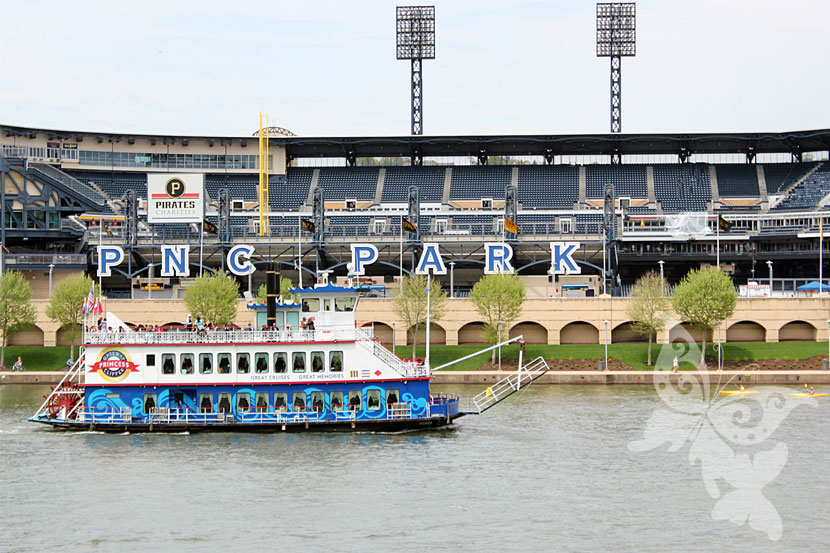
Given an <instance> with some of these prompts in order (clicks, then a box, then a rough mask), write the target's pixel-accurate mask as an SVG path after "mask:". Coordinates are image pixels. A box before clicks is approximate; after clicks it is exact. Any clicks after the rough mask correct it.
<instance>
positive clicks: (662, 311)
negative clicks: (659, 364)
mask: <svg viewBox="0 0 830 553" xmlns="http://www.w3.org/2000/svg"><path fill="white" fill-rule="evenodd" d="M665 290H668V286H667V285H666V282H665V281H664V280H663V279H662V278H660V275H658V274H657V273H656V272H654V271H651V272H649V273H646V274H644V275H643V276H641V277H640V278H638V279H637V282H635V283H634V288H633V289H632V291H631V298H632V299H631V302H630V303H629V304H628V308H627V312H628V318H629V319H631V322H632V326H633V327H634V330H636V331H637V332H639V333H640V334H642V335H643V336H648V363H646V365H651V344H652V341H653V339H654V338H655V337H656V335H657V333H658V332H661V331H662V330H663V329H665V328H666V318H667V316H668V313H669V309H670V308H671V305H670V304H669V299H668V298H667V297H666V296H665Z"/></svg>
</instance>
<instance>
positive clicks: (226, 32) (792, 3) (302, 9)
mask: <svg viewBox="0 0 830 553" xmlns="http://www.w3.org/2000/svg"><path fill="white" fill-rule="evenodd" d="M396 4H402V5H419V3H418V2H411V3H408V2H401V1H398V2H391V1H380V0H377V1H361V0H354V1H352V2H342V1H314V0H305V1H282V0H271V1H267V2H253V1H251V2H248V1H244V0H237V1H235V2H228V1H225V2H213V1H204V0H203V1H191V0H172V1H171V0H167V1H164V2H157V1H154V0H151V1H142V2H125V1H115V2H113V1H106V2H103V1H85V0H73V1H71V2H66V1H51V2H49V1H40V0H30V1H28V2H19V1H18V2H14V1H9V2H3V3H2V5H3V8H2V14H3V32H2V33H0V75H2V76H0V123H2V124H7V125H20V126H26V127H36V128H47V129H61V130H73V131H92V132H94V131H100V132H117V133H136V134H145V133H146V134H170V135H209V136H248V135H250V134H251V133H252V132H253V131H254V130H256V128H257V126H258V114H259V112H263V113H267V114H268V115H269V119H270V122H271V124H272V125H276V126H281V127H285V128H287V129H289V130H291V131H292V132H294V133H296V134H297V135H300V136H400V135H407V134H409V132H410V103H409V102H410V65H409V62H408V61H399V60H396V59H395V6H396ZM421 4H424V5H427V4H434V5H435V6H436V58H435V59H434V60H426V61H424V63H423V87H424V88H423V102H424V108H423V109H424V118H423V127H424V134H425V135H476V134H478V135H482V134H483V135H499V134H594V133H606V132H608V131H609V127H610V107H609V103H610V92H609V72H610V71H609V65H610V62H609V60H608V59H607V58H597V57H596V50H595V40H596V36H595V33H596V7H595V2H594V1H587V0H550V1H523V0H518V1H514V2H511V1H509V0H502V1H491V0H477V1H467V0H444V1H441V0H436V1H434V2H422V3H421ZM828 21H830V2H828V1H826V0H812V1H809V0H788V1H780V0H777V1H772V0H752V1H749V0H685V1H683V2H679V1H674V0H641V1H638V2H637V55H636V57H634V58H623V61H622V107H623V109H622V130H623V132H625V133H652V132H653V133H663V132H670V133H686V132H688V133H694V132H752V131H793V130H805V129H820V128H830V108H828V101H827V99H828V97H830V71H828V69H830V67H828V62H827V52H828V51H830V32H828Z"/></svg>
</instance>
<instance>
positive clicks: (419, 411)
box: [401, 392, 427, 417]
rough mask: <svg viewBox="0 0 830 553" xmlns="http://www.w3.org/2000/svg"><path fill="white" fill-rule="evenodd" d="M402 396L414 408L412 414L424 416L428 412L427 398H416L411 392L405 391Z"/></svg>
mask: <svg viewBox="0 0 830 553" xmlns="http://www.w3.org/2000/svg"><path fill="white" fill-rule="evenodd" d="M401 398H402V399H403V401H404V402H405V403H409V405H410V407H411V409H412V416H413V417H424V416H426V414H427V398H425V397H419V398H416V397H415V396H413V395H412V394H411V393H410V392H404V393H403V394H401Z"/></svg>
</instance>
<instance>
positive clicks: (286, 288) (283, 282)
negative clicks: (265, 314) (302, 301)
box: [256, 277, 297, 304]
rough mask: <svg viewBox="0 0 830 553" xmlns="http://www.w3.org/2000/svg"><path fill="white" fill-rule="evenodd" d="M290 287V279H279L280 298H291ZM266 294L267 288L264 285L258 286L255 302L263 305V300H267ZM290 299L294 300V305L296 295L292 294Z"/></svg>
mask: <svg viewBox="0 0 830 553" xmlns="http://www.w3.org/2000/svg"><path fill="white" fill-rule="evenodd" d="M292 286H293V284H292V283H291V279H290V278H285V277H280V298H282V299H285V298H288V297H289V296H291V287H292ZM267 294H268V288H267V287H266V286H265V285H264V284H260V285H259V288H258V289H257V293H256V302H257V303H261V304H265V300H266V299H268V297H267ZM291 297H292V298H293V299H294V303H297V299H296V297H297V294H294V295H293V296H291Z"/></svg>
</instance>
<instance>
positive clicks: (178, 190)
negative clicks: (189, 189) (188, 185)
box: [164, 177, 184, 198]
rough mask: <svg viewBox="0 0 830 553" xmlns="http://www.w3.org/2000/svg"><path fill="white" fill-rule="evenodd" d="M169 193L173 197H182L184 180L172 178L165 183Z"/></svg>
mask: <svg viewBox="0 0 830 553" xmlns="http://www.w3.org/2000/svg"><path fill="white" fill-rule="evenodd" d="M164 189H165V191H166V192H167V195H168V196H170V197H171V198H180V197H181V196H182V194H184V182H182V179H179V178H175V177H174V178H172V179H170V180H169V181H167V184H165V185H164Z"/></svg>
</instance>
